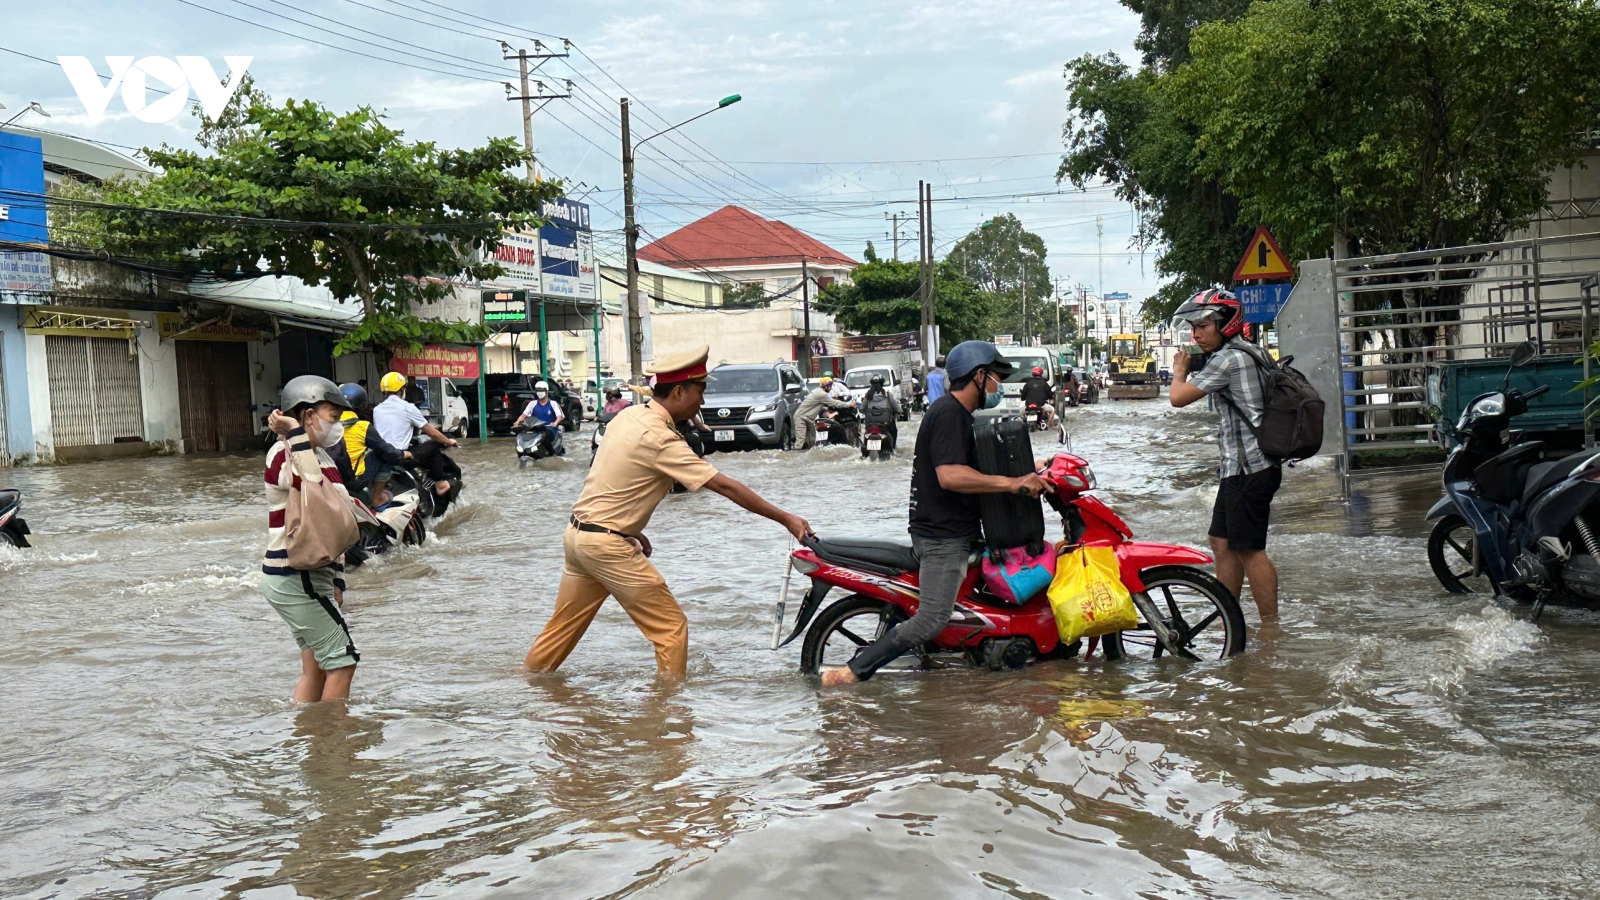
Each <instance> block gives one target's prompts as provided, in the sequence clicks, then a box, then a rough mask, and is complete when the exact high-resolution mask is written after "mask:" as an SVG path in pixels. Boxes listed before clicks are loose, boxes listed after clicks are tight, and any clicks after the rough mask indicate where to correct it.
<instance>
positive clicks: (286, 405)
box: [278, 375, 351, 418]
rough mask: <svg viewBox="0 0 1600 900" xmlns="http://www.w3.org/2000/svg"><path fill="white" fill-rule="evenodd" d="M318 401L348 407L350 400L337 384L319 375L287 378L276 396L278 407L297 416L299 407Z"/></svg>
mask: <svg viewBox="0 0 1600 900" xmlns="http://www.w3.org/2000/svg"><path fill="white" fill-rule="evenodd" d="M318 403H332V404H333V405H334V406H337V407H339V408H340V409H350V408H351V406H350V401H349V400H347V399H346V398H345V396H344V394H342V393H340V391H339V386H338V385H337V384H334V383H333V382H332V381H329V380H328V379H326V378H323V377H322V376H321V375H300V376H297V377H295V378H291V379H289V383H288V384H286V385H284V386H283V393H282V394H281V395H279V398H278V409H280V410H282V411H283V412H284V414H285V415H288V416H292V417H295V418H299V416H300V412H301V407H303V406H315V405H316V404H318Z"/></svg>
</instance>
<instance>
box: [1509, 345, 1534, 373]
mask: <svg viewBox="0 0 1600 900" xmlns="http://www.w3.org/2000/svg"><path fill="white" fill-rule="evenodd" d="M1538 358H1539V345H1538V344H1535V343H1534V342H1533V341H1523V342H1522V343H1520V344H1518V345H1517V347H1516V349H1515V350H1512V351H1511V366H1512V367H1513V368H1521V367H1522V366H1525V365H1527V364H1528V363H1531V362H1533V361H1534V360H1535V359H1538Z"/></svg>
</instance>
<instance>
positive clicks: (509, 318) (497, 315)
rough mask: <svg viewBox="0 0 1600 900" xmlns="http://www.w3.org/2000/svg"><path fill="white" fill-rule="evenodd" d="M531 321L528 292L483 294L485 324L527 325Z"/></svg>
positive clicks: (490, 292) (487, 292)
mask: <svg viewBox="0 0 1600 900" xmlns="http://www.w3.org/2000/svg"><path fill="white" fill-rule="evenodd" d="M529 319H530V316H529V315H528V292H527V291H484V292H483V324H485V325H488V324H491V323H499V324H508V323H516V324H521V325H526V324H527V323H528V321H529Z"/></svg>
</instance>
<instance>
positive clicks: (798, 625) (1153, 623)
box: [772, 453, 1246, 673]
mask: <svg viewBox="0 0 1600 900" xmlns="http://www.w3.org/2000/svg"><path fill="white" fill-rule="evenodd" d="M1040 474H1041V476H1042V477H1043V478H1044V479H1045V481H1047V482H1049V484H1050V485H1051V486H1052V487H1053V488H1054V490H1055V493H1054V494H1047V495H1046V496H1047V497H1048V498H1049V502H1050V505H1051V507H1052V508H1054V509H1055V510H1056V512H1057V513H1059V514H1060V515H1061V518H1062V527H1063V530H1064V532H1065V534H1066V536H1067V539H1066V542H1065V543H1066V545H1067V549H1069V550H1070V549H1076V548H1077V547H1078V546H1101V547H1110V548H1112V550H1113V551H1114V552H1115V553H1116V556H1117V560H1118V562H1119V563H1120V565H1121V575H1122V583H1123V584H1124V585H1125V586H1126V587H1127V588H1128V591H1129V592H1130V593H1131V594H1132V595H1133V601H1134V604H1135V606H1137V607H1138V610H1139V614H1140V619H1141V621H1140V623H1139V626H1138V628H1136V629H1134V630H1131V631H1125V632H1121V633H1115V634H1109V635H1105V636H1104V637H1103V638H1101V639H1100V645H1101V646H1102V647H1103V649H1104V653H1105V657H1106V658H1107V659H1113V660H1114V659H1121V658H1123V657H1125V656H1148V657H1150V658H1159V657H1161V656H1163V655H1166V654H1171V655H1173V656H1179V657H1182V658H1185V659H1222V658H1226V657H1229V656H1233V655H1235V654H1237V653H1240V652H1243V650H1244V648H1245V641H1246V633H1245V621H1244V614H1243V613H1242V612H1241V611H1240V609H1239V601H1238V599H1237V598H1235V597H1234V596H1233V593H1232V592H1231V591H1229V590H1228V589H1227V587H1225V586H1224V585H1223V584H1222V582H1220V581H1218V580H1217V579H1216V578H1215V577H1214V576H1212V575H1211V574H1209V573H1207V572H1205V571H1203V570H1201V569H1198V568H1195V567H1196V566H1201V565H1207V564H1209V563H1211V561H1212V560H1211V557H1210V556H1208V555H1206V554H1204V553H1201V552H1200V551H1198V550H1191V549H1189V548H1187V547H1179V546H1175V545H1172V544H1158V543H1151V542H1146V541H1135V540H1133V531H1132V530H1131V529H1130V528H1129V527H1128V526H1127V524H1126V523H1124V522H1123V521H1122V519H1121V518H1119V517H1118V516H1117V514H1116V513H1115V512H1113V511H1112V510H1111V508H1110V507H1108V506H1106V505H1105V504H1104V503H1102V502H1100V500H1098V499H1097V498H1095V497H1092V496H1089V493H1088V492H1089V491H1092V490H1093V489H1094V486H1095V481H1094V473H1093V471H1092V470H1091V469H1090V467H1089V463H1088V461H1087V460H1085V459H1084V458H1082V457H1080V456H1074V455H1072V454H1067V453H1063V454H1060V455H1057V456H1055V457H1053V458H1051V460H1050V461H1049V462H1048V463H1047V465H1046V467H1045V469H1044V470H1043V471H1042V472H1041V473H1040ZM982 553H983V550H982V548H977V549H974V551H973V553H972V555H971V556H970V557H969V558H968V560H967V563H968V571H967V576H966V578H965V580H963V581H962V583H961V588H960V591H959V593H958V595H957V598H956V607H955V611H954V613H953V614H952V615H951V617H950V624H949V625H948V626H946V627H945V629H944V631H943V632H942V633H941V634H940V635H939V636H938V637H937V638H935V639H934V640H933V641H931V642H929V643H928V644H927V645H925V646H923V647H921V648H919V649H918V650H917V651H915V652H913V653H909V654H907V655H905V656H902V657H901V658H900V659H898V660H896V661H895V662H894V663H892V664H891V667H892V668H897V669H901V670H906V669H916V668H932V667H937V666H938V665H939V664H940V663H941V662H943V661H944V660H945V659H949V660H954V661H962V660H964V661H965V662H968V663H971V664H973V665H980V666H984V667H987V668H990V669H1000V668H1020V667H1022V666H1025V665H1027V664H1028V663H1030V662H1032V661H1035V660H1045V659H1059V658H1070V657H1072V656H1075V655H1076V654H1077V652H1078V646H1077V645H1076V644H1074V645H1071V646H1063V645H1062V643H1061V640H1060V634H1059V632H1058V631H1057V629H1056V619H1055V614H1054V612H1053V611H1052V609H1051V608H1050V601H1049V599H1048V597H1047V596H1046V592H1045V591H1040V592H1039V593H1038V594H1037V595H1035V596H1034V597H1032V598H1030V599H1028V600H1027V601H1025V602H1023V603H1020V604H1016V603H1011V602H1008V601H1006V600H1004V599H1002V598H1000V597H999V596H997V595H995V594H992V593H990V592H989V591H988V590H987V589H986V588H985V587H984V585H983V581H982V578H981V567H980V565H979V561H980V560H981V559H982ZM918 567H919V563H918V560H917V557H916V554H915V553H913V552H912V549H911V546H910V545H909V544H906V543H903V542H900V541H891V540H882V539H823V538H807V539H806V541H805V546H804V547H802V548H800V549H798V550H796V551H794V553H793V554H791V556H790V559H789V568H788V570H787V571H786V572H785V574H784V577H783V587H782V588H781V590H780V592H779V595H778V601H777V603H776V604H775V605H774V609H773V613H774V615H773V626H772V648H773V649H774V650H776V649H778V648H779V647H783V646H786V645H787V644H789V643H790V642H792V641H793V640H794V639H795V638H796V637H798V636H799V635H800V634H801V633H802V632H804V633H805V641H804V642H803V644H802V646H801V650H800V666H801V669H802V670H804V671H806V672H812V673H814V672H817V671H818V670H820V669H822V668H824V667H828V666H839V665H844V664H845V663H847V662H849V661H850V659H851V658H852V657H853V656H854V655H855V654H856V652H857V651H858V650H859V649H860V648H861V647H863V646H865V645H867V644H869V643H871V642H872V641H873V640H875V639H876V638H878V637H880V636H882V635H883V633H884V632H885V631H887V630H888V629H889V628H891V627H893V626H894V625H896V624H898V623H900V622H903V621H905V620H907V619H909V618H910V617H911V616H913V615H915V614H916V611H917V599H918V583H917V579H918V573H917V569H918ZM796 572H798V573H800V574H802V575H804V576H806V577H807V578H809V579H810V580H811V586H810V588H809V589H808V590H807V591H806V592H805V599H804V600H803V601H802V602H801V605H800V609H799V612H798V614H797V615H796V617H795V622H794V625H793V626H792V628H790V630H789V633H788V636H787V637H784V636H783V628H784V620H785V609H786V607H787V604H788V595H789V585H790V581H791V579H792V578H793V575H794V573H796ZM835 588H838V589H839V590H840V591H842V592H844V593H845V596H844V597H842V598H840V599H839V600H837V601H835V602H834V603H832V604H831V605H829V606H828V607H827V608H826V609H822V611H821V613H820V614H819V613H818V612H817V611H818V609H820V608H821V607H822V603H823V600H824V599H825V598H826V597H827V595H828V594H829V592H830V591H832V590H833V589H835ZM808 626H809V627H808ZM1090 652H1093V647H1092V646H1091V649H1090Z"/></svg>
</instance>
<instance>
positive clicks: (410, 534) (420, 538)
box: [400, 515, 428, 546]
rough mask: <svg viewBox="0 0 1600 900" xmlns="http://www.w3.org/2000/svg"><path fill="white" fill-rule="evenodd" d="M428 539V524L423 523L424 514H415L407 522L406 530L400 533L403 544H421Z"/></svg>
mask: <svg viewBox="0 0 1600 900" xmlns="http://www.w3.org/2000/svg"><path fill="white" fill-rule="evenodd" d="M427 539H428V526H427V525H426V524H424V523H423V521H422V516H420V515H415V516H412V517H411V521H410V522H407V523H406V530H405V532H404V533H402V534H401V535H400V542H401V543H402V544H415V545H417V546H421V545H422V543H423V542H424V541H426V540H427Z"/></svg>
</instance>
